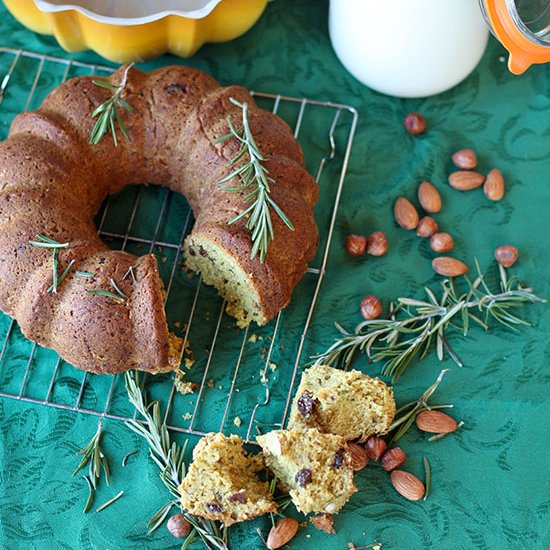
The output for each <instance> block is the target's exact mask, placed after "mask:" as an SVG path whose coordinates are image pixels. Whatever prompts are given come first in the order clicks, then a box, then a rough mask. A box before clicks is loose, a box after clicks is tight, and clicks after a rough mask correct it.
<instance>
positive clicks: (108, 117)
mask: <svg viewBox="0 0 550 550" xmlns="http://www.w3.org/2000/svg"><path fill="white" fill-rule="evenodd" d="M132 66H133V63H131V64H130V65H128V66H127V67H126V68H125V69H124V73H123V74H122V80H121V82H120V84H119V85H118V86H117V85H116V84H111V83H110V82H107V81H106V80H96V79H94V80H92V82H93V83H94V84H95V85H96V86H100V87H101V88H106V89H107V90H111V91H112V92H113V95H112V96H111V97H110V98H109V99H107V100H106V101H104V102H103V103H102V104H101V105H99V107H97V108H96V109H95V110H94V112H93V113H92V117H93V118H96V117H97V120H96V123H95V126H94V128H93V130H92V133H91V135H90V143H92V144H93V145H96V144H98V143H99V142H100V141H101V140H102V139H103V136H105V135H106V134H108V133H109V132H110V133H111V135H112V136H113V142H114V144H115V146H116V145H118V141H117V137H116V127H115V124H116V126H118V128H119V130H120V131H121V133H122V135H123V136H124V137H125V138H126V139H127V140H129V139H130V136H129V135H128V131H127V130H126V126H125V125H124V122H123V121H122V118H121V116H120V112H119V108H120V107H123V108H124V109H126V110H127V111H133V110H134V108H133V107H132V105H130V104H129V103H128V102H127V101H125V100H124V99H122V97H120V96H121V94H122V91H123V90H124V87H125V86H126V82H127V80H128V71H129V70H130V69H131V68H132Z"/></svg>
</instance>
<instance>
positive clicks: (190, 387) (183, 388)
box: [174, 369, 199, 395]
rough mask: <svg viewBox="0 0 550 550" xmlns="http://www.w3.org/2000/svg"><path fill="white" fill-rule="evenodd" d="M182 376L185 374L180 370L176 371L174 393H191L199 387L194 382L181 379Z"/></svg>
mask: <svg viewBox="0 0 550 550" xmlns="http://www.w3.org/2000/svg"><path fill="white" fill-rule="evenodd" d="M184 376H185V373H184V372H183V371H182V370H181V369H178V370H177V371H176V374H175V375H174V385H175V387H176V391H177V392H178V393H181V394H182V395H186V394H189V393H193V392H194V391H195V390H196V389H197V388H198V387H199V385H198V384H195V383H194V382H186V381H185V380H184V379H183V377H184Z"/></svg>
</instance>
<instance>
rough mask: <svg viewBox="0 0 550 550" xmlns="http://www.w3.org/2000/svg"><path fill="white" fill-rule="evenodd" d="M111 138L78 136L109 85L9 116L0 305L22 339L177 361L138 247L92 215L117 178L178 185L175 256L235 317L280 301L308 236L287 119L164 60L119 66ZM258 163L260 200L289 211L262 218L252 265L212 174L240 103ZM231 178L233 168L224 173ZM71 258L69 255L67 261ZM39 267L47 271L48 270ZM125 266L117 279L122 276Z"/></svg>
mask: <svg viewBox="0 0 550 550" xmlns="http://www.w3.org/2000/svg"><path fill="white" fill-rule="evenodd" d="M123 78H125V84H124V87H123V89H122V88H121V93H120V97H121V98H122V99H123V100H125V101H126V102H127V103H128V104H129V105H131V107H132V108H131V109H120V113H119V114H120V117H121V122H122V123H123V125H124V126H125V128H126V130H127V133H128V138H129V139H125V138H124V136H123V135H122V133H121V132H120V130H118V129H117V128H115V127H114V126H113V127H112V131H113V132H115V131H116V132H118V145H117V144H115V143H114V140H113V139H112V136H109V135H106V136H104V138H103V139H102V140H100V141H99V143H97V144H90V135H91V132H92V130H93V128H94V125H95V123H96V119H94V118H93V116H92V113H93V112H94V110H96V109H97V108H98V106H100V105H101V104H102V103H104V102H105V101H106V100H108V99H109V98H110V97H112V95H113V92H112V90H109V89H107V88H106V87H104V86H100V85H97V84H96V83H94V82H93V80H92V77H85V76H84V77H78V78H74V79H71V80H68V81H67V82H65V83H63V84H62V85H61V86H59V87H58V88H56V89H55V90H53V91H52V92H51V93H50V94H49V95H48V97H47V98H46V99H45V100H44V102H43V104H42V106H41V107H40V108H39V109H38V110H37V111H34V112H29V113H23V114H20V115H18V116H17V117H16V118H15V119H14V121H13V123H12V126H11V129H10V133H9V136H8V138H7V139H6V140H5V141H4V142H2V143H0V309H1V310H2V311H3V312H5V313H6V314H8V315H10V316H12V317H13V318H15V319H16V320H17V322H18V323H19V325H20V327H21V329H22V331H23V333H24V334H25V336H27V337H28V338H30V339H31V340H34V341H36V342H38V343H39V344H41V345H43V346H47V347H50V348H53V349H54V350H56V351H57V352H58V353H59V355H60V356H61V357H62V358H63V359H65V360H66V361H68V362H70V363H72V364H73V365H75V366H76V367H78V368H81V369H84V370H88V371H91V372H97V373H107V372H108V373H116V372H121V371H125V370H128V369H140V370H145V371H150V372H161V371H166V370H170V369H173V368H175V367H176V366H177V363H178V359H179V350H178V346H179V345H181V343H178V342H177V340H176V339H175V338H174V337H171V336H170V335H169V332H168V328H167V324H166V319H165V313H164V308H163V300H164V290H163V285H162V282H161V280H160V278H159V274H158V271H157V264H156V259H155V257H154V256H152V255H146V256H142V257H140V258H137V257H135V256H133V255H131V254H128V253H126V252H122V251H115V250H109V249H108V248H107V247H106V246H105V245H104V244H103V243H102V242H101V240H100V239H99V237H98V235H97V230H96V227H95V226H94V222H93V219H94V215H95V214H96V212H97V211H98V209H99V207H100V205H101V203H102V201H103V200H104V199H105V197H106V196H107V195H109V194H112V193H116V192H118V191H120V190H121V189H122V188H123V187H124V186H125V185H127V184H134V183H136V184H137V183H156V184H160V185H164V186H167V187H169V188H170V189H172V190H174V191H177V192H179V193H183V194H184V195H185V197H186V198H187V200H188V202H189V204H190V205H191V207H192V209H193V212H194V215H195V219H196V221H195V225H194V228H193V230H192V233H191V234H190V235H189V237H188V238H187V240H186V243H185V251H184V252H185V257H186V261H187V265H188V266H189V267H190V268H191V269H194V270H196V271H200V272H201V273H202V276H203V280H204V281H206V282H207V283H209V284H213V285H215V286H216V287H217V289H218V291H219V292H220V294H221V295H222V296H223V297H224V298H225V299H226V300H227V310H228V312H229V313H230V314H231V315H233V316H235V317H236V318H237V322H238V323H239V324H240V325H241V326H245V325H247V324H248V323H250V322H251V321H255V322H257V323H258V324H265V323H266V322H268V321H269V320H270V319H271V318H273V316H275V315H276V314H277V312H278V311H280V310H281V309H282V308H283V307H285V306H286V305H287V304H288V303H289V300H290V295H291V292H292V290H293V288H294V286H295V285H296V283H297V282H298V281H299V279H300V278H301V277H302V275H303V274H304V273H305V270H306V264H307V262H308V261H309V260H310V259H311V258H312V256H313V254H314V252H315V249H316V246H317V227H316V225H315V220H314V217H313V206H314V204H315V202H316V199H317V195H318V188H317V185H316V183H315V181H314V180H313V179H312V178H311V176H309V175H308V174H307V172H306V171H305V169H304V162H303V155H302V151H301V149H300V146H299V145H298V144H297V142H296V140H295V139H294V137H293V134H292V132H291V130H290V128H289V127H288V126H287V125H286V124H285V123H284V122H283V121H282V120H280V119H279V118H278V117H276V116H275V115H273V114H271V113H269V112H267V111H264V110H262V109H260V108H258V107H256V106H255V105H254V101H253V99H252V98H251V96H250V94H249V93H248V91H247V90H246V89H244V88H242V87H240V86H229V87H220V86H219V84H218V83H217V82H216V81H215V80H214V79H213V78H211V77H210V76H208V75H206V74H205V73H203V72H201V71H199V70H197V69H193V68H190V67H182V66H170V67H164V68H160V69H157V70H155V71H152V72H150V73H145V72H142V71H140V70H138V69H136V68H131V69H128V68H121V69H120V70H118V71H117V72H116V73H114V74H113V75H112V76H111V77H110V78H108V79H105V82H110V83H112V84H113V85H115V86H119V85H120V83H121V81H122V79H123ZM231 98H233V99H234V100H236V101H238V102H241V103H243V104H244V103H246V104H247V105H248V109H249V112H248V120H249V125H250V129H251V132H252V133H253V135H254V138H255V140H256V143H257V146H258V148H259V150H260V151H261V153H262V155H263V156H264V157H265V159H266V160H265V168H266V169H267V170H269V174H270V177H272V178H273V180H274V181H275V183H273V184H272V185H271V196H272V197H273V199H274V200H275V201H276V202H277V204H278V205H279V207H280V208H281V209H282V210H283V211H284V213H285V214H286V215H287V216H288V218H289V219H290V220H291V222H292V225H293V230H292V229H290V228H289V227H288V226H287V225H285V223H284V222H283V221H282V220H281V218H280V217H279V216H277V215H273V216H272V224H273V233H274V240H273V241H272V242H271V244H270V246H269V250H268V252H267V255H266V256H265V259H264V261H261V259H260V258H259V257H258V256H255V257H253V258H252V257H251V249H252V241H251V233H250V231H249V229H248V228H247V227H246V223H247V219H246V216H245V217H242V218H240V219H239V220H238V221H236V222H234V223H228V222H230V221H232V220H234V218H235V217H236V216H237V215H238V214H239V213H241V212H243V211H244V210H245V209H246V208H247V206H248V205H249V202H248V199H247V193H248V191H246V190H240V191H231V190H227V188H226V187H227V186H224V185H220V184H219V181H220V180H221V179H223V178H224V176H227V175H228V174H230V173H231V171H232V170H233V169H234V166H233V167H231V166H229V163H230V161H231V159H233V158H234V157H235V156H236V155H237V154H238V153H239V150H240V143H239V140H238V139H236V138H230V139H225V140H223V141H219V138H220V137H221V136H223V135H225V134H227V133H228V121H227V119H228V117H229V118H230V120H231V121H232V122H233V124H235V126H237V127H238V125H239V124H240V123H239V120H240V117H241V114H242V111H241V109H240V108H239V107H238V106H237V105H235V103H234V102H233V101H231V100H230V99H231ZM234 179H235V178H234ZM73 260H74V262H73ZM52 265H53V269H52ZM129 274H131V276H129Z"/></svg>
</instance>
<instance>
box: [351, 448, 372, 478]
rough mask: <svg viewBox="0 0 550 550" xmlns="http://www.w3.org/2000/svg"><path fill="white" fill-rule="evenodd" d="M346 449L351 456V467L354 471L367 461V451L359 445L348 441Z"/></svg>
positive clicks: (361, 467) (363, 465) (360, 468)
mask: <svg viewBox="0 0 550 550" xmlns="http://www.w3.org/2000/svg"><path fill="white" fill-rule="evenodd" d="M348 451H349V454H350V456H351V469H352V470H353V471H354V472H357V471H359V470H362V469H363V468H364V467H365V466H366V465H367V464H368V463H369V457H368V456H367V451H365V449H364V448H363V447H361V445H358V444H357V443H353V442H352V441H348Z"/></svg>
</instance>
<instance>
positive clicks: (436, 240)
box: [430, 233, 454, 252]
mask: <svg viewBox="0 0 550 550" xmlns="http://www.w3.org/2000/svg"><path fill="white" fill-rule="evenodd" d="M453 246H454V242H453V238H452V237H451V235H449V233H434V234H433V235H432V238H431V239H430V248H431V249H432V250H433V251H434V252H449V251H450V250H452V249H453Z"/></svg>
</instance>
